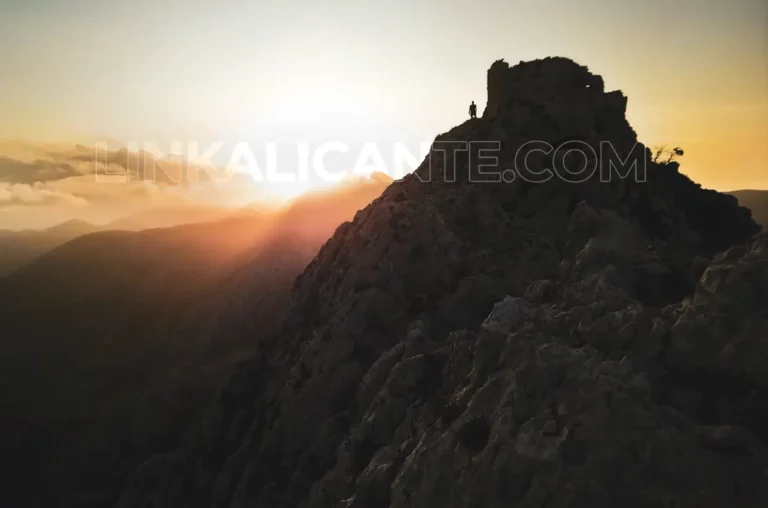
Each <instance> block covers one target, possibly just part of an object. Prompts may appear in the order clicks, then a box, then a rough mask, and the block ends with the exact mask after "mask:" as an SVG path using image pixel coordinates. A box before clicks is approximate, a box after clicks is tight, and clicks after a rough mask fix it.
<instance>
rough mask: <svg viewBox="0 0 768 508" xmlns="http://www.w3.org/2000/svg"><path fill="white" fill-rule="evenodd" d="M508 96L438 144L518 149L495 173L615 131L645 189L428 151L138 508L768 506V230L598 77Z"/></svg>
mask: <svg viewBox="0 0 768 508" xmlns="http://www.w3.org/2000/svg"><path fill="white" fill-rule="evenodd" d="M488 88H489V90H488V92H489V98H488V107H487V109H486V112H485V114H484V115H483V117H482V118H480V119H477V120H472V121H468V122H466V123H465V124H462V125H460V126H458V127H456V128H455V129H453V130H452V131H450V132H448V133H446V134H443V135H441V136H439V137H438V138H437V141H438V142H453V143H458V142H462V141H472V140H474V141H487V140H496V141H499V142H500V143H501V151H500V153H498V154H497V155H498V158H499V163H498V166H493V167H491V168H490V169H489V168H485V171H486V172H488V171H494V170H495V171H497V172H501V170H503V169H508V168H511V167H513V164H514V160H515V154H516V153H517V151H518V148H519V147H520V146H522V145H523V144H524V143H526V142H528V141H531V140H544V141H547V142H549V143H551V144H552V145H559V144H561V143H562V142H563V140H578V141H580V142H582V143H586V144H588V145H589V146H593V147H599V145H600V143H601V142H604V141H610V142H611V146H612V147H613V149H614V150H615V151H616V153H617V154H618V155H619V156H620V157H622V158H624V159H626V157H628V156H630V154H632V153H634V154H638V153H639V154H640V157H641V158H642V162H643V163H645V164H646V165H647V175H646V178H644V179H643V180H644V181H637V179H636V178H617V177H615V176H614V178H613V179H611V181H600V180H601V179H600V178H599V177H598V176H593V177H592V178H584V179H580V180H579V181H580V183H575V181H574V180H575V179H572V181H571V182H568V181H564V180H563V178H553V179H551V180H550V181H548V182H546V183H535V184H534V183H531V182H528V181H525V179H523V178H519V177H518V178H516V179H515V181H514V182H512V183H501V182H497V183H476V181H477V173H478V171H477V170H478V166H477V165H478V164H479V163H480V162H479V161H478V160H477V158H476V157H475V158H473V157H472V156H473V155H478V154H477V152H476V150H478V147H470V149H469V151H468V152H458V155H457V156H456V157H455V158H454V157H453V154H451V153H450V152H448V153H446V152H438V151H435V152H433V153H432V154H431V155H430V157H429V158H428V159H427V160H426V161H425V162H424V164H423V165H422V166H421V167H420V168H419V169H418V170H417V173H416V174H415V175H411V176H409V177H407V178H405V179H404V180H403V181H400V182H396V183H394V184H393V185H391V186H390V187H389V188H388V189H387V191H385V193H384V194H383V195H382V197H381V198H379V199H378V200H376V201H375V202H374V203H372V204H371V205H370V206H368V207H367V208H366V209H364V210H362V211H361V212H359V213H358V214H357V215H356V217H355V219H354V221H353V222H351V223H346V224H344V225H342V226H341V227H340V228H339V229H338V230H337V231H336V234H335V235H334V236H333V238H331V240H329V241H328V243H327V244H326V245H325V246H324V247H323V248H322V249H321V251H320V253H319V254H318V256H317V257H316V258H315V260H314V261H313V262H312V263H311V264H310V266H309V267H308V268H307V269H306V270H305V272H304V273H303V275H302V276H301V277H300V278H299V279H298V280H297V282H296V284H295V287H294V290H293V293H292V297H291V303H290V309H289V311H288V318H287V319H286V322H285V324H284V325H283V327H282V329H281V330H280V331H279V332H278V333H276V334H274V336H273V337H271V339H270V340H267V341H263V342H262V343H261V344H260V347H259V350H258V351H257V352H256V353H255V354H254V356H253V358H252V359H251V360H250V361H249V362H247V363H245V364H243V365H242V366H241V367H240V369H239V371H238V372H237V374H236V375H235V376H233V378H232V379H231V380H230V382H229V384H228V386H227V388H226V389H225V390H224V391H223V393H222V394H221V396H220V398H219V401H218V403H217V404H216V405H215V407H213V408H212V409H211V410H210V412H209V414H208V416H207V417H206V418H205V419H204V420H203V421H202V422H201V423H200V424H199V425H198V426H197V427H196V428H195V429H194V431H192V432H190V433H189V435H187V437H186V438H185V442H184V444H183V446H182V447H180V449H179V450H178V451H177V452H176V453H173V454H170V455H163V456H157V457H154V458H152V459H151V460H149V461H148V462H147V463H146V464H145V465H144V466H143V467H142V468H141V469H140V470H139V471H138V472H137V473H136V475H135V477H134V479H133V481H132V483H131V485H129V486H128V488H127V489H126V491H125V492H124V494H123V497H122V499H121V501H120V504H119V506H120V508H139V507H141V508H146V507H153V508H161V507H162V508H197V507H201V508H202V507H217V508H218V507H221V508H223V507H228V508H245V507H248V508H254V507H264V508H267V507H270V508H271V507H275V506H304V507H318V508H319V507H330V506H340V507H349V508H352V507H355V508H363V507H365V508H370V507H419V508H421V507H431V506H434V507H439V508H445V507H478V508H479V507H509V506H520V507H534V506H535V507H563V508H566V507H576V506H578V507H606V506H625V507H654V506H656V507H660V508H661V507H665V508H666V507H710V506H711V507H723V506H729V507H758V506H768V488H767V487H766V486H767V485H768V482H766V480H768V455H766V452H767V451H768V448H766V444H767V443H766V438H767V437H768V435H766V432H765V429H766V428H768V425H766V424H767V423H768V422H767V421H766V419H767V418H768V385H766V383H767V382H768V375H767V374H768V367H766V366H767V365H768V361H767V360H768V357H767V356H768V346H767V344H768V341H767V340H768V336H766V334H767V333H768V328H767V327H768V305H767V303H768V237H767V236H766V235H764V234H757V233H758V232H759V228H758V227H757V225H756V224H755V223H754V222H753V221H752V220H751V218H750V215H749V212H748V211H747V210H745V209H743V208H739V207H738V206H737V204H736V201H735V198H733V197H730V196H725V195H722V194H718V193H716V192H712V191H706V190H702V189H701V188H700V187H699V186H698V185H696V184H695V183H693V182H691V181H690V180H689V179H688V178H686V177H685V176H683V175H681V174H680V173H678V171H677V167H676V165H664V166H662V165H654V164H652V163H651V162H650V154H649V153H648V151H647V150H646V149H645V147H643V146H642V145H640V144H637V139H636V135H635V133H634V131H633V130H632V128H631V127H630V126H629V125H628V123H627V122H626V119H625V106H626V98H624V97H623V95H622V94H621V93H620V92H610V93H606V92H605V91H604V90H603V85H602V79H601V78H599V77H597V76H594V75H592V74H590V73H589V72H588V70H587V69H586V68H584V67H581V66H579V65H577V64H575V63H573V62H571V61H569V60H566V59H560V58H554V59H545V60H541V61H535V62H528V63H521V64H520V65H519V66H515V67H513V68H509V67H508V66H507V65H506V64H505V63H503V62H497V63H495V64H494V66H493V67H492V68H491V70H490V71H489V87H488ZM438 144H439V145H440V146H445V144H443V143H438ZM596 153H597V154H599V153H600V152H599V151H596ZM556 155H557V154H555V157H556ZM598 158H599V160H597V163H598V166H602V165H603V164H604V163H605V162H606V161H605V160H604V158H603V157H599V156H598ZM443 161H447V163H446V164H443ZM454 162H455V163H454ZM486 163H487V162H486ZM552 164H553V157H538V158H532V161H531V164H530V166H529V170H530V171H532V172H541V171H544V170H545V169H547V168H549V167H553V166H552ZM430 173H431V175H430ZM428 176H431V178H428ZM427 179H430V180H431V181H430V182H428V183H424V182H423V181H422V180H427ZM469 180H473V181H472V182H470V181H469Z"/></svg>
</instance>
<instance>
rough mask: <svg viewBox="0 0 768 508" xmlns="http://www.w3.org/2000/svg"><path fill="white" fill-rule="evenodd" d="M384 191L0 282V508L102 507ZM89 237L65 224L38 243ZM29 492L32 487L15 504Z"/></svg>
mask: <svg viewBox="0 0 768 508" xmlns="http://www.w3.org/2000/svg"><path fill="white" fill-rule="evenodd" d="M385 187H386V183H382V182H375V181H366V182H359V183H358V184H355V185H350V186H348V187H343V188H340V189H337V190H335V191H332V192H328V193H325V194H318V195H307V196H304V197H302V198H300V199H298V200H297V201H296V202H295V203H294V204H293V205H292V206H290V207H288V208H286V209H284V210H281V211H279V212H275V213H265V212H258V211H257V212H248V211H243V212H241V213H240V214H239V215H238V216H235V217H230V218H226V219H222V220H217V221H213V222H205V223H199V224H188V225H180V226H175V227H170V228H164V229H149V230H144V231H138V232H132V231H105V232H96V233H93V234H85V235H82V236H80V237H79V238H76V239H74V240H72V241H69V242H67V243H64V244H63V245H60V246H59V247H57V248H54V249H53V250H52V251H50V252H48V253H46V254H43V255H42V256H41V257H39V258H38V259H36V260H34V261H31V262H29V263H28V264H26V265H25V266H22V267H21V268H19V269H18V270H16V271H15V272H14V273H13V274H11V275H9V276H7V277H6V278H4V279H0V323H3V328H2V338H0V469H2V470H3V471H8V472H9V474H8V475H5V477H4V478H3V479H0V492H4V493H5V492H15V493H13V494H8V496H10V499H11V501H9V500H8V499H7V498H4V497H3V495H2V494H0V501H5V502H3V503H1V504H2V505H3V506H48V507H54V506H72V507H89V506H94V507H96V506H110V505H111V503H113V502H114V501H115V500H116V499H115V498H114V496H115V495H116V494H117V492H118V491H119V487H120V486H121V485H122V483H123V482H124V480H125V477H126V475H127V474H129V473H130V472H132V471H133V470H134V469H135V468H136V467H138V465H139V464H140V461H141V460H143V459H144V458H145V457H146V456H147V454H149V453H156V452H161V451H170V450H171V449H173V448H174V446H175V444H176V443H177V442H178V438H179V432H180V429H181V428H182V427H183V426H184V425H185V424H187V423H188V422H190V421H193V420H194V419H195V418H197V417H198V416H199V411H200V410H201V408H203V407H205V405H206V404H207V402H208V401H209V400H210V398H211V396H212V395H213V394H214V393H215V392H216V391H217V389H218V388H219V387H220V386H221V385H222V383H223V382H224V381H225V380H226V379H227V377H228V376H229V375H230V374H231V372H232V368H233V366H234V365H235V364H236V362H237V361H239V360H242V359H244V358H246V357H247V356H248V355H249V354H250V353H251V352H252V351H253V349H254V348H255V347H256V346H257V345H258V343H259V341H260V340H261V338H262V337H265V336H268V335H269V334H270V333H271V331H272V330H274V329H275V327H276V326H278V325H279V323H280V322H281V320H282V317H283V315H284V313H285V311H286V309H287V306H286V299H287V296H288V294H289V292H290V289H291V287H292V285H293V282H294V279H295V277H296V276H297V275H298V274H299V273H300V272H301V270H302V269H303V268H304V267H305V266H306V265H307V264H308V263H309V261H310V260H311V259H312V257H313V256H314V255H315V253H316V252H317V250H318V248H319V247H320V245H322V243H323V242H324V241H325V240H326V239H327V238H328V237H329V236H330V235H331V234H332V233H333V231H334V229H335V228H336V227H337V226H338V225H339V224H341V223H342V222H344V221H345V220H349V219H351V218H352V217H353V216H354V214H355V212H356V211H357V210H359V209H360V208H362V207H364V206H365V205H366V204H367V203H369V202H370V201H372V200H373V199H374V198H376V197H377V196H378V195H380V194H381V192H382V190H383V189H384V188H385ZM90 230H91V228H89V227H88V225H86V224H81V223H74V222H72V223H66V224H64V225H62V226H59V227H57V228H54V229H53V230H48V231H46V232H41V236H43V235H46V234H49V235H53V234H54V233H56V232H57V231H60V232H62V234H63V232H67V233H68V234H71V235H74V234H77V233H83V232H88V231H90ZM30 478H35V479H36V480H35V481H36V482H37V483H36V484H37V485H38V486H39V488H38V489H36V490H35V491H34V492H30V491H28V490H27V489H24V488H22V489H21V491H19V490H18V489H19V488H20V487H21V486H22V485H25V484H27V483H28V482H29V480H30ZM20 500H23V501H24V502H25V503H26V504H19V502H20ZM8 503H10V504H8Z"/></svg>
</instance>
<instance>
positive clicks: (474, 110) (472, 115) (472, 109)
mask: <svg viewBox="0 0 768 508" xmlns="http://www.w3.org/2000/svg"><path fill="white" fill-rule="evenodd" d="M469 117H470V118H477V105H476V104H475V101H472V104H470V105H469Z"/></svg>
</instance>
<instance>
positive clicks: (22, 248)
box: [0, 206, 239, 278]
mask: <svg viewBox="0 0 768 508" xmlns="http://www.w3.org/2000/svg"><path fill="white" fill-rule="evenodd" d="M238 213H239V212H237V211H234V210H232V209H228V208H220V207H212V206H210V207H209V206H177V207H159V208H152V209H148V210H145V211H142V212H139V213H136V214H133V215H130V216H127V217H124V218H122V219H118V220H116V221H114V222H111V223H108V224H104V225H94V224H90V223H88V222H85V221H82V220H76V219H75V220H69V221H66V222H64V223H62V224H59V225H57V226H53V227H51V228H48V229H43V230H23V231H8V230H0V278H2V277H5V276H7V275H10V274H11V273H13V272H14V271H15V270H17V269H18V268H20V267H22V266H24V265H25V264H27V263H29V262H30V261H33V260H35V259H37V258H39V257H40V256H42V255H43V254H45V253H46V252H49V251H51V250H53V249H54V248H56V247H58V246H60V245H63V244H65V243H67V242H68V241H70V240H73V239H75V238H77V237H79V236H83V235H86V234H89V233H95V232H99V231H140V230H143V229H151V228H167V227H172V226H176V225H180V224H192V223H202V222H211V221H214V220H220V219H223V218H225V217H227V216H232V215H237V214H238Z"/></svg>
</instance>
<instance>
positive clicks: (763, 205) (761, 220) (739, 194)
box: [728, 190, 768, 231]
mask: <svg viewBox="0 0 768 508" xmlns="http://www.w3.org/2000/svg"><path fill="white" fill-rule="evenodd" d="M728 194H731V195H732V196H735V197H736V199H738V200H739V204H740V205H741V206H743V207H745V208H749V209H750V210H752V217H753V218H754V219H755V221H756V222H757V223H758V224H760V225H761V226H763V230H765V231H768V190H740V191H732V192H729V193H728Z"/></svg>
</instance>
